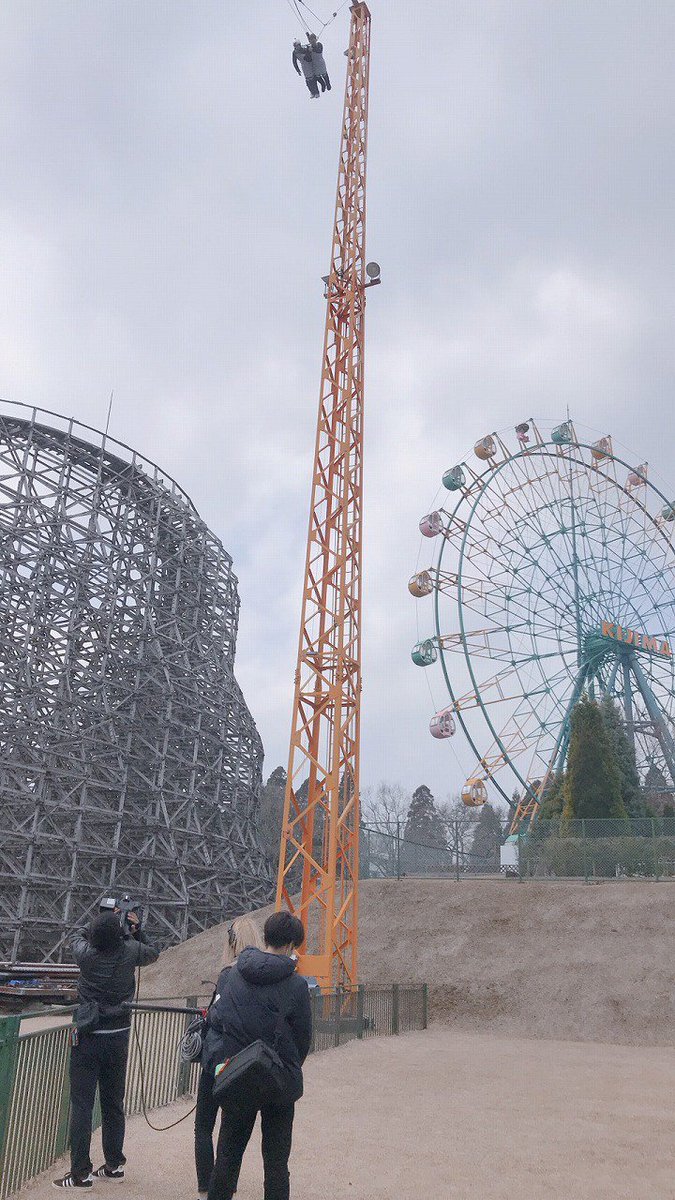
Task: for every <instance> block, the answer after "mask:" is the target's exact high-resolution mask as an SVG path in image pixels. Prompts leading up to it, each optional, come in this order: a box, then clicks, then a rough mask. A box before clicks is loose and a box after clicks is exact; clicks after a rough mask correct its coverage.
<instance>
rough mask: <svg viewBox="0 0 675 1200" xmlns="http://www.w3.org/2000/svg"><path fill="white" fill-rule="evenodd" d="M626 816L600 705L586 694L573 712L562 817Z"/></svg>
mask: <svg viewBox="0 0 675 1200" xmlns="http://www.w3.org/2000/svg"><path fill="white" fill-rule="evenodd" d="M583 817H586V818H588V819H599V818H603V817H611V818H614V819H625V817H626V810H625V808H624V804H623V800H622V798H621V775H620V773H619V768H618V766H617V764H616V761H615V758H614V753H613V747H612V744H611V741H610V736H609V733H608V731H607V727H606V725H605V722H604V720H603V717H602V710H601V708H600V705H599V704H596V702H595V701H594V700H590V699H589V698H588V696H583V697H582V699H581V700H580V701H579V703H578V704H577V705H576V706H575V708H574V711H573V713H572V731H571V736H570V745H569V752H568V755H567V773H566V776H565V803H564V806H563V818H564V820H566V821H569V820H573V819H574V818H583Z"/></svg>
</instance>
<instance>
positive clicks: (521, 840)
mask: <svg viewBox="0 0 675 1200" xmlns="http://www.w3.org/2000/svg"><path fill="white" fill-rule="evenodd" d="M441 828H442V830H443V834H442V836H441V834H440V831H439V835H438V840H437V841H435V842H434V843H433V844H432V843H430V842H424V841H422V840H419V841H413V840H411V839H409V838H406V837H404V836H402V833H401V829H400V827H399V828H398V829H377V828H373V827H370V826H363V827H362V829H361V845H360V872H361V878H362V879H401V878H403V877H405V876H416V877H424V876H427V877H428V878H437V877H442V878H448V879H455V880H457V881H458V882H459V881H460V880H463V879H476V878H481V877H482V878H487V877H494V876H496V875H497V876H498V875H507V876H518V877H519V878H520V879H585V880H587V881H590V880H591V879H654V880H657V881H659V880H662V879H675V818H673V817H639V818H634V819H628V818H627V819H625V820H618V821H617V820H578V821H562V820H555V821H542V820H539V821H536V822H535V823H534V824H533V825H532V827H531V829H529V830H526V831H524V832H521V833H520V834H519V835H518V837H517V840H516V842H515V843H512V845H514V846H515V849H514V851H513V852H512V854H511V855H510V856H508V855H507V856H505V855H503V854H502V846H503V844H504V841H505V839H506V831H505V830H504V831H502V832H498V831H497V830H496V829H491V830H485V829H482V830H481V827H480V821H479V820H474V821H473V822H472V823H471V824H469V825H464V824H463V823H460V822H459V821H457V822H455V821H444V822H443V823H442V825H441ZM504 859H506V861H504Z"/></svg>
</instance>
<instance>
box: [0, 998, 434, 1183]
mask: <svg viewBox="0 0 675 1200" xmlns="http://www.w3.org/2000/svg"><path fill="white" fill-rule="evenodd" d="M175 1002H176V1000H175V998H174V1003H175ZM180 1004H185V1006H186V1007H188V1008H193V1007H195V1005H196V1001H195V998H194V997H191V998H189V999H188V1000H187V1002H186V1001H184V1000H182V999H181V1000H180ZM311 1004H312V1016H313V1030H314V1031H313V1036H312V1046H311V1050H310V1053H311V1052H312V1051H314V1052H316V1051H320V1050H326V1049H329V1048H330V1047H333V1046H341V1045H343V1044H344V1043H345V1042H347V1041H351V1040H353V1039H355V1038H357V1039H361V1038H366V1037H381V1036H385V1035H388V1034H397V1033H407V1032H410V1031H412V1030H414V1029H426V1027H427V1014H428V1002H427V989H426V987H410V988H399V987H393V988H372V989H371V988H363V987H361V988H358V989H356V990H355V991H352V992H343V991H335V992H332V993H327V994H325V995H322V994H321V993H320V992H319V991H318V990H317V991H313V992H312V993H311ZM62 1011H64V1010H62ZM46 1015H47V1016H48V1015H49V1014H46ZM21 1019H22V1018H21V1017H20V1016H11V1017H2V1018H0V1200H4V1197H6V1196H9V1195H11V1194H12V1193H14V1192H16V1191H17V1190H18V1189H19V1188H20V1187H22V1186H23V1185H24V1184H25V1183H27V1182H28V1180H30V1179H33V1178H34V1176H36V1175H39V1174H40V1172H41V1171H44V1170H46V1168H47V1167H49V1166H50V1165H51V1164H52V1163H53V1162H55V1161H56V1159H57V1158H60V1156H61V1155H62V1154H64V1153H65V1151H66V1150H67V1148H68V1134H69V1126H70V1080H69V1071H68V1068H69V1059H70V1034H71V1025H70V1024H68V1025H60V1026H58V1027H57V1028H51V1029H42V1030H36V1031H33V1032H31V1033H24V1034H22V1033H21V1032H20V1027H21ZM189 1020H190V1018H189V1017H188V1016H185V1015H183V1014H180V1013H169V1012H161V1011H159V1010H158V1011H156V1012H152V1011H145V1012H140V1011H139V1012H137V1013H134V1015H133V1018H132V1032H131V1039H130V1043H129V1060H128V1065H127V1082H126V1095H125V1110H126V1112H127V1114H128V1115H132V1114H134V1113H138V1112H141V1111H142V1110H143V1108H144V1107H145V1108H147V1109H150V1108H158V1107H160V1106H163V1105H166V1104H171V1103H172V1102H173V1101H174V1100H178V1099H180V1097H182V1096H188V1095H195V1093H196V1090H197V1083H198V1080H199V1072H200V1069H201V1068H200V1066H199V1063H182V1062H181V1061H180V1058H179V1055H178V1042H179V1040H180V1038H181V1036H182V1034H183V1033H184V1031H185V1027H186V1023H187V1022H188V1021H189ZM136 1034H138V1038H137V1037H136ZM139 1043H140V1054H139ZM99 1124H100V1107H99V1104H98V1100H97V1102H96V1106H95V1108H94V1128H96V1127H97V1126H98V1125H99Z"/></svg>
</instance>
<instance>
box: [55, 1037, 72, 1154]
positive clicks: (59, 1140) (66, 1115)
mask: <svg viewBox="0 0 675 1200" xmlns="http://www.w3.org/2000/svg"><path fill="white" fill-rule="evenodd" d="M69 1037H70V1035H69ZM70 1053H71V1049H70V1047H69V1049H68V1053H67V1058H66V1063H65V1066H64V1070H63V1083H62V1086H61V1104H60V1107H59V1125H58V1130H57V1133H56V1147H55V1153H56V1157H57V1158H59V1157H60V1156H61V1155H62V1154H63V1153H64V1152H65V1150H66V1148H67V1146H68V1135H69V1133H70Z"/></svg>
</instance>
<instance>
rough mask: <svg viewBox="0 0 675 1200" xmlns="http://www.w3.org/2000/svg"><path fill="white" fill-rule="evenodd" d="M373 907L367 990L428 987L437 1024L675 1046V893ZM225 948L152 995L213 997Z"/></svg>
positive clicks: (363, 940)
mask: <svg viewBox="0 0 675 1200" xmlns="http://www.w3.org/2000/svg"><path fill="white" fill-rule="evenodd" d="M360 906H361V918H360V975H361V979H362V981H363V982H364V983H371V984H378V983H380V984H391V983H401V984H403V983H406V982H415V983H428V984H429V989H430V999H431V1017H432V1021H434V1022H435V1023H439V1022H440V1023H442V1024H447V1025H450V1026H452V1028H453V1029H462V1030H465V1031H467V1032H470V1031H475V1032H478V1031H485V1032H491V1033H492V1032H500V1033H505V1034H508V1035H512V1036H525V1037H530V1038H531V1037H536V1038H541V1037H543V1038H563V1039H569V1040H573V1041H586V1040H588V1041H598V1042H617V1043H628V1044H631V1043H632V1044H637V1045H650V1044H651V1045H659V1044H661V1045H672V1044H673V1043H674V1042H675V986H674V985H675V962H674V956H673V928H675V882H665V883H654V882H648V881H626V882H622V881H620V882H615V881H611V882H607V883H598V884H584V883H577V882H569V883H568V882H557V881H554V882H537V881H532V882H523V883H519V882H518V880H515V879H493V880H463V881H462V882H460V883H455V882H454V880H423V879H402V880H400V881H399V880H396V879H386V880H369V881H367V882H362V884H361V899H360ZM268 911H269V910H264V912H265V913H266V912H268ZM262 915H263V914H261V916H262ZM224 941H225V927H224V926H216V927H215V928H214V929H209V930H207V932H206V933H202V934H199V935H198V936H197V937H194V938H191V940H190V941H189V942H185V943H184V944H183V945H181V946H176V947H173V948H172V949H170V950H167V951H165V952H164V954H162V955H161V957H160V959H159V961H158V962H157V963H156V964H154V965H153V966H151V967H148V968H146V969H145V972H144V974H143V978H142V985H141V986H142V992H143V993H144V994H145V995H146V996H187V995H191V994H194V992H195V991H200V990H203V991H206V992H209V985H208V984H202V980H209V979H214V978H215V977H216V973H217V970H218V964H219V961H220V958H221V955H222V949H223V945H224ZM209 994H210V992H209Z"/></svg>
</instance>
